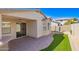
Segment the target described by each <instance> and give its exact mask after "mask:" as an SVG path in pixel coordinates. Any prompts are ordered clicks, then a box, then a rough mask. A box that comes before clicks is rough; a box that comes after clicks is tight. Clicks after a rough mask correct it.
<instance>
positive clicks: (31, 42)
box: [8, 35, 53, 51]
mask: <svg viewBox="0 0 79 59" xmlns="http://www.w3.org/2000/svg"><path fill="white" fill-rule="evenodd" d="M52 40H53V39H52V37H51V35H48V36H44V37H41V38H38V39H37V38H32V37H23V38H19V39H14V40H11V41H9V43H8V46H9V51H39V50H41V49H43V48H46V47H48V46H49V45H50V44H51V42H52Z"/></svg>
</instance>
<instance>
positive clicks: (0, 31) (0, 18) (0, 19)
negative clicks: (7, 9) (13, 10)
mask: <svg viewBox="0 0 79 59" xmlns="http://www.w3.org/2000/svg"><path fill="white" fill-rule="evenodd" d="M1 39H2V17H1V15H0V40H1Z"/></svg>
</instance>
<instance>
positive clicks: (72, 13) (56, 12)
mask: <svg viewBox="0 0 79 59" xmlns="http://www.w3.org/2000/svg"><path fill="white" fill-rule="evenodd" d="M31 9H32V10H33V9H35V8H31ZM37 9H39V10H41V12H42V13H44V14H45V15H46V16H47V17H51V18H53V19H58V18H79V8H37ZM20 10H21V8H20ZM23 10H28V8H23Z"/></svg>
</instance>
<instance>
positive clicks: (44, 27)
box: [43, 23, 47, 31]
mask: <svg viewBox="0 0 79 59" xmlns="http://www.w3.org/2000/svg"><path fill="white" fill-rule="evenodd" d="M46 29H47V28H46V23H43V31H46Z"/></svg>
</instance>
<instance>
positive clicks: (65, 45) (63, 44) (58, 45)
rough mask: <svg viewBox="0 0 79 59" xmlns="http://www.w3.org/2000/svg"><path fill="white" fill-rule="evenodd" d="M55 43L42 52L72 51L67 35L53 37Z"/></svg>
mask: <svg viewBox="0 0 79 59" xmlns="http://www.w3.org/2000/svg"><path fill="white" fill-rule="evenodd" d="M53 38H54V41H53V42H52V43H51V44H50V45H49V46H48V47H47V48H45V49H42V50H41V51H71V46H70V43H69V39H68V36H67V35H66V34H55V35H53Z"/></svg>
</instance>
